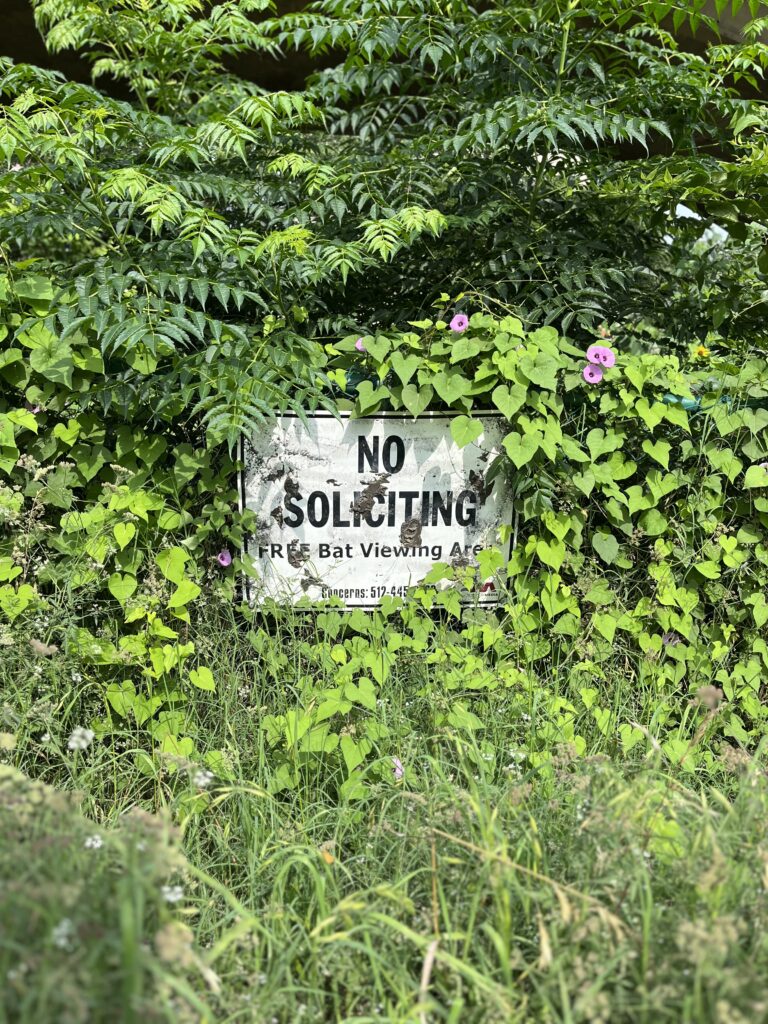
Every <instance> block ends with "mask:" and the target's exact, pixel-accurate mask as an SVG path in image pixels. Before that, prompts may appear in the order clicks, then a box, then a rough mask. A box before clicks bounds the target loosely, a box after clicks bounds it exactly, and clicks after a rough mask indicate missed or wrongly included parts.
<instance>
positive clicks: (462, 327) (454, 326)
mask: <svg viewBox="0 0 768 1024" xmlns="http://www.w3.org/2000/svg"><path fill="white" fill-rule="evenodd" d="M468 327H469V317H468V316H465V315H464V313H457V314H456V316H455V317H454V318H453V320H451V330H452V331H455V332H456V334H461V332H462V331H466V329H467V328H468Z"/></svg>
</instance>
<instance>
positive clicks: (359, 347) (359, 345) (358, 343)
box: [355, 338, 365, 352]
mask: <svg viewBox="0 0 768 1024" xmlns="http://www.w3.org/2000/svg"><path fill="white" fill-rule="evenodd" d="M355 348H356V349H357V351H358V352H365V345H364V344H363V339H362V338H358V339H357V341H356V342H355Z"/></svg>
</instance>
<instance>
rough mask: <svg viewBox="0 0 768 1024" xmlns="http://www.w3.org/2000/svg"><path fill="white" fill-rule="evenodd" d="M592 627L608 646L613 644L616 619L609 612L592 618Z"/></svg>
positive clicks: (600, 613)
mask: <svg viewBox="0 0 768 1024" xmlns="http://www.w3.org/2000/svg"><path fill="white" fill-rule="evenodd" d="M592 625H593V626H594V627H595V629H596V630H597V631H598V633H600V634H601V636H604V637H605V639H606V640H607V641H608V643H609V644H612V643H613V638H614V636H615V635H616V619H615V618H614V617H613V615H611V614H610V612H599V613H598V614H596V615H593V616H592Z"/></svg>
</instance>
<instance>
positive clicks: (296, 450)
mask: <svg viewBox="0 0 768 1024" xmlns="http://www.w3.org/2000/svg"><path fill="white" fill-rule="evenodd" d="M474 415H475V417H476V418H479V419H482V422H483V424H484V428H485V429H484V433H483V434H481V435H480V437H479V438H478V439H477V440H476V441H475V442H474V443H472V444H469V445H467V446H466V447H464V448H459V447H458V445H456V444H455V443H454V441H453V439H452V437H451V431H450V422H451V419H452V416H451V415H441V414H432V415H426V416H423V417H419V418H418V419H415V420H413V419H406V418H404V417H403V416H402V415H401V414H399V413H390V414H384V415H379V416H376V417H374V418H370V419H350V418H349V416H342V420H341V422H339V421H338V420H337V419H335V418H334V417H333V416H331V415H330V414H328V413H322V412H321V413H314V414H311V415H310V416H309V417H308V421H309V429H307V427H306V426H305V425H304V424H303V423H302V422H301V420H300V419H298V417H295V416H282V417H279V418H278V419H277V420H276V422H275V425H274V427H273V429H272V430H271V431H270V432H267V433H266V434H265V436H264V437H263V438H258V439H255V440H253V441H251V442H248V443H246V444H244V452H243V454H244V459H245V471H244V473H243V475H242V481H241V487H242V503H243V505H244V507H246V508H249V509H252V510H253V511H254V512H255V513H256V514H257V515H258V517H259V525H258V528H257V532H256V535H255V536H254V537H252V538H251V539H250V540H249V542H248V544H247V546H246V552H247V554H249V555H250V556H251V558H252V559H253V561H254V562H255V564H256V566H257V568H258V570H259V572H260V574H261V579H260V580H258V581H256V582H255V583H254V582H253V581H251V582H250V583H249V591H250V593H249V597H250V599H251V600H253V601H256V602H258V601H260V600H263V599H264V598H265V597H271V598H275V599H276V600H279V601H287V602H292V601H296V600H298V599H299V598H301V597H303V596H307V597H309V598H311V599H313V600H314V599H321V598H328V597H332V596H337V597H340V598H342V600H343V601H344V602H345V604H346V605H347V606H348V607H360V608H366V607H372V606H374V605H376V604H377V603H378V602H379V600H380V599H381V598H382V597H383V596H384V595H385V594H387V595H393V596H404V595H405V593H406V591H407V589H408V587H411V586H414V585H415V584H417V583H419V582H420V581H421V580H422V579H423V578H424V577H425V576H426V575H427V573H428V572H429V570H430V569H431V568H432V566H433V565H434V564H435V563H436V562H447V563H449V564H454V565H467V564H473V562H474V561H475V558H476V556H477V554H478V552H479V551H481V550H482V549H483V548H484V547H489V546H492V545H494V544H496V543H497V542H498V536H497V533H498V527H499V525H500V524H501V523H502V522H507V523H508V522H509V521H510V520H509V511H508V506H507V502H505V501H503V500H500V498H499V495H498V494H497V493H496V492H497V490H498V488H499V486H500V484H499V483H497V484H496V486H495V487H494V486H493V485H491V484H488V483H486V474H487V473H488V469H489V466H490V464H491V463H492V461H493V459H494V457H495V456H496V455H497V454H498V453H499V452H500V451H501V439H502V437H503V436H504V434H505V433H506V430H505V428H504V425H503V421H502V420H501V419H500V418H499V417H498V416H496V415H495V414H489V415H487V416H483V415H482V414H480V415H478V414H477V413H475V414H474ZM469 596H470V598H471V599H472V600H477V601H478V603H480V604H494V603H496V591H495V586H494V584H493V582H492V581H483V580H479V581H478V592H477V594H476V595H469Z"/></svg>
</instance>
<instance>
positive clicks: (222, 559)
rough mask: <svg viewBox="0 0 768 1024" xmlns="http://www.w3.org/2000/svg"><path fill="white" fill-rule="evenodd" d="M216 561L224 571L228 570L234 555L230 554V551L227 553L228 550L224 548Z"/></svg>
mask: <svg viewBox="0 0 768 1024" xmlns="http://www.w3.org/2000/svg"><path fill="white" fill-rule="evenodd" d="M216 561H217V562H218V563H219V565H220V566H221V567H222V569H226V568H227V566H228V565H232V555H231V554H230V553H229V551H227V549H226V548H224V550H223V551H220V552H219V553H218V555H216Z"/></svg>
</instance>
